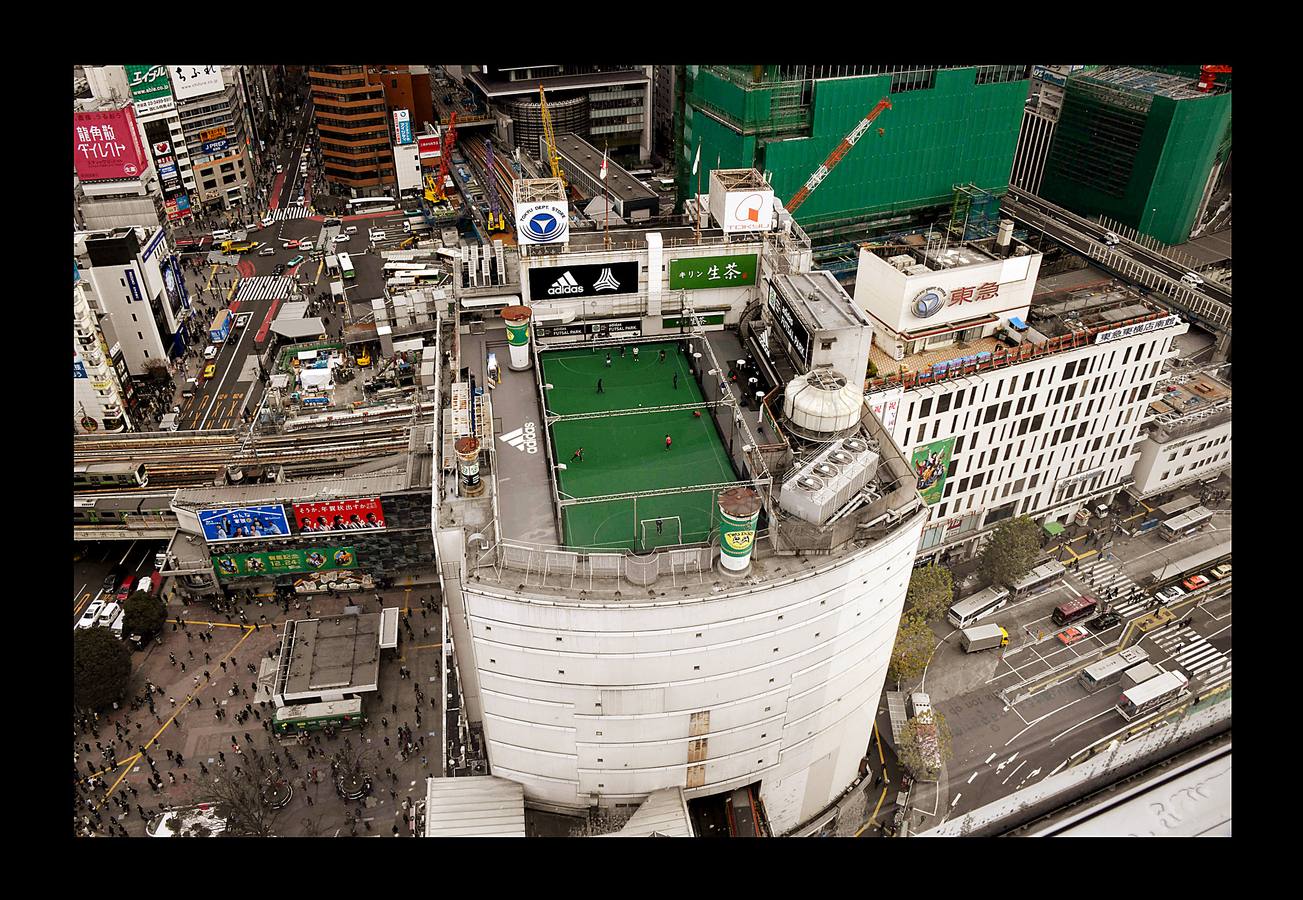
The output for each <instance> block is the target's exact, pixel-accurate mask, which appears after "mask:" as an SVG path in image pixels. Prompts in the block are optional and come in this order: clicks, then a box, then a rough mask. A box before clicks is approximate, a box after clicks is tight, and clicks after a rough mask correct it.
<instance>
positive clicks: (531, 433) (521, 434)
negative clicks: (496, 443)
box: [498, 422, 538, 453]
mask: <svg viewBox="0 0 1303 900" xmlns="http://www.w3.org/2000/svg"><path fill="white" fill-rule="evenodd" d="M498 440H500V441H504V442H506V443H508V444H510V445H511V446H513V447H515V448H516V449H517V450H520V451H523V452H525V453H537V452H538V436H537V432H536V427H535V425H534V423H533V422H526V423H525V424H524V425H522V426H521V427H520V428H517V429H516V430H515V431H508V432H507V433H506V434H500V435H498Z"/></svg>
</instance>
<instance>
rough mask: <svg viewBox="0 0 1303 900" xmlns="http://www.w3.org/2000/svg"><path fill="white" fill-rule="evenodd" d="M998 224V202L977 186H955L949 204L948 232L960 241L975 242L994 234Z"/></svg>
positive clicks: (970, 184)
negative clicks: (951, 200)
mask: <svg viewBox="0 0 1303 900" xmlns="http://www.w3.org/2000/svg"><path fill="white" fill-rule="evenodd" d="M999 224H1000V200H999V198H997V197H996V196H995V195H994V194H992V193H991V192H990V191H986V190H983V189H981V188H979V187H978V186H977V185H975V184H972V183H971V182H970V183H969V184H957V185H955V197H954V200H953V202H952V203H951V204H950V232H951V233H952V234H954V235H955V236H956V238H958V239H959V240H962V241H975V240H980V239H982V238H987V237H990V236H991V235H993V234H995V230H996V227H997V226H998V225H999Z"/></svg>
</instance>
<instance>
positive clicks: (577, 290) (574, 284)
mask: <svg viewBox="0 0 1303 900" xmlns="http://www.w3.org/2000/svg"><path fill="white" fill-rule="evenodd" d="M583 292H584V288H583V286H582V285H581V284H580V283H579V282H578V281H575V276H573V275H571V274H570V272H569V271H567V272H566V273H565V274H564V275H562V276H561V277H560V278H558V279H557V280H556V281H554V282H552V286H551V287H550V288H548V289H547V293H548V296H551V297H557V296H560V295H561V294H582V293H583Z"/></svg>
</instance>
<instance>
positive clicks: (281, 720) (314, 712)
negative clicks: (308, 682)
mask: <svg viewBox="0 0 1303 900" xmlns="http://www.w3.org/2000/svg"><path fill="white" fill-rule="evenodd" d="M365 722H366V716H364V715H362V701H361V700H360V699H354V700H332V701H330V702H328V703H301V704H298V705H295V706H282V707H281V708H280V709H278V710H276V715H275V717H274V718H273V719H272V730H273V731H274V732H275V733H276V734H299V733H300V732H304V731H320V730H321V729H323V728H325V727H326V726H327V725H333V726H334V727H336V728H354V727H356V726H358V725H362V724H363V723H365Z"/></svg>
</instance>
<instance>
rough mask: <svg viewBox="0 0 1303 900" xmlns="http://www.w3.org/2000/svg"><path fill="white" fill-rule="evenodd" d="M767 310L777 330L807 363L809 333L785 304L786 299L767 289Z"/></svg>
mask: <svg viewBox="0 0 1303 900" xmlns="http://www.w3.org/2000/svg"><path fill="white" fill-rule="evenodd" d="M769 312H770V313H771V314H772V316H773V320H774V323H775V324H776V325H777V326H778V329H779V331H781V332H782V333H783V336H784V337H786V338H787V343H788V344H790V345H791V347H792V349H793V350H795V351H796V353H797V355H798V356H800V358H801V359H802V360H804V361H805V364H806V365H809V364H810V333H809V332H808V331H806V330H805V326H804V325H802V324H801V320H800V319H798V318H797V317H796V314H795V313H793V312H792V309H791V307H789V306H788V305H787V301H786V300H784V299H783V297H782V295H781V294H779V293H778V291H776V290H773V289H771V290H770V291H769Z"/></svg>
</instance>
